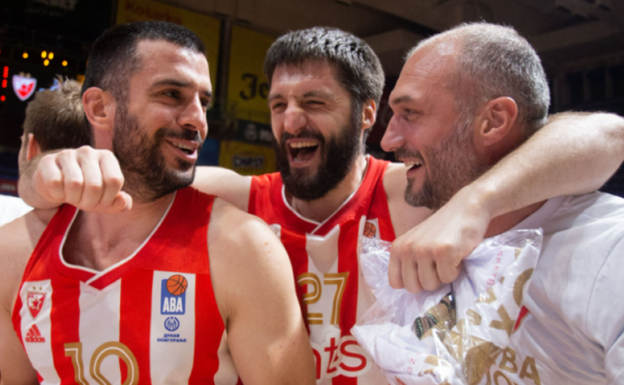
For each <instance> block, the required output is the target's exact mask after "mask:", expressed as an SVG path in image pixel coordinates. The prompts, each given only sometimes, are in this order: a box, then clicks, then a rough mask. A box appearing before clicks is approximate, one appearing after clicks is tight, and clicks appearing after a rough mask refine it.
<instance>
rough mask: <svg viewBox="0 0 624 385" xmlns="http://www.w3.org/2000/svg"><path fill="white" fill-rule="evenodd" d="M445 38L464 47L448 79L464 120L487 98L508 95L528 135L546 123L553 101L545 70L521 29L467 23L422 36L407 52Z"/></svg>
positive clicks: (412, 52)
mask: <svg viewBox="0 0 624 385" xmlns="http://www.w3.org/2000/svg"><path fill="white" fill-rule="evenodd" d="M443 39H452V40H455V41H456V42H457V43H458V46H459V48H460V50H461V53H460V55H459V57H458V58H457V61H456V63H455V65H456V72H455V74H454V76H453V77H452V78H451V79H449V81H450V85H451V87H452V88H451V89H452V92H453V93H454V94H455V97H456V102H457V106H456V108H457V109H458V112H459V114H460V119H461V122H463V123H465V122H472V120H473V119H474V116H475V114H476V111H477V109H478V108H479V106H481V105H482V104H483V103H485V102H487V101H488V100H492V99H495V98H498V97H501V96H508V97H510V98H512V99H513V100H514V101H515V102H516V105H517V106H518V121H519V122H520V123H521V124H522V128H523V129H524V136H525V138H528V137H530V136H531V135H533V134H534V133H535V132H536V131H537V130H538V129H540V128H541V127H542V126H543V125H544V124H545V123H546V119H547V114H548V106H549V105H550V91H549V88H548V81H547V80H546V74H545V73H544V68H543V67H542V63H541V61H540V58H539V57H538V56H537V53H536V52H535V50H534V49H533V47H531V45H530V44H529V42H528V41H526V39H525V38H523V37H522V36H520V35H519V34H518V32H516V30H514V29H513V28H511V27H506V26H502V25H495V24H488V23H468V24H462V25H459V26H457V27H454V28H452V29H450V30H448V31H446V32H444V33H441V34H439V35H435V36H433V37H430V38H428V39H426V40H423V41H421V42H420V43H419V44H418V45H417V46H416V47H414V48H413V49H412V50H411V51H410V52H409V53H408V57H410V56H411V55H412V54H414V52H416V51H417V50H418V49H420V48H422V47H425V46H430V45H434V44H437V43H439V42H440V41H442V40H443ZM466 135H467V133H466Z"/></svg>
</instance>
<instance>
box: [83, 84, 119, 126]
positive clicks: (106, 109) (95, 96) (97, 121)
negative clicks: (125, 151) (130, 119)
mask: <svg viewBox="0 0 624 385" xmlns="http://www.w3.org/2000/svg"><path fill="white" fill-rule="evenodd" d="M82 107H83V108H84V112H85V115H86V117H87V119H88V120H89V123H91V126H92V127H93V129H94V130H96V131H98V130H103V131H110V132H111V133H112V131H113V124H114V122H115V111H116V109H117V102H116V100H115V98H114V97H113V95H111V94H110V92H107V91H104V90H102V89H101V88H98V87H91V88H88V89H87V90H86V91H85V92H84V94H82Z"/></svg>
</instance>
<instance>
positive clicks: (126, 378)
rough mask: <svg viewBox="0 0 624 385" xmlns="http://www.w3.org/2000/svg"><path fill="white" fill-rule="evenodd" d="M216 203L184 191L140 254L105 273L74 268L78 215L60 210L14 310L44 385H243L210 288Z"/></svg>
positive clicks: (66, 208) (38, 248)
mask: <svg viewBox="0 0 624 385" xmlns="http://www.w3.org/2000/svg"><path fill="white" fill-rule="evenodd" d="M213 201H214V197H213V196H209V195H205V194H202V193H200V192H198V191H196V190H194V189H191V188H186V189H183V190H179V191H178V192H177V193H176V196H175V198H174V200H173V202H172V204H171V205H170V206H169V208H168V209H167V212H166V213H165V214H164V216H163V218H162V219H161V221H160V222H159V224H158V225H157V226H156V228H155V229H154V231H153V232H152V233H151V234H150V236H149V237H148V238H147V240H146V241H145V242H144V243H143V244H142V245H141V246H140V247H139V248H138V250H136V251H135V252H134V253H133V254H132V255H131V256H129V257H128V258H126V259H124V260H122V261H120V262H118V263H117V264H115V265H113V266H110V267H109V268H107V269H105V270H103V271H95V270H92V269H89V268H86V267H82V266H76V265H70V264H68V263H67V262H66V261H65V260H64V258H63V255H62V250H63V245H64V244H65V240H66V238H67V234H68V233H69V229H70V228H71V225H72V223H73V222H74V220H75V218H76V215H77V211H78V210H76V208H75V207H72V206H68V205H65V206H62V207H61V208H60V209H59V211H58V213H57V214H56V215H55V217H54V218H53V219H52V221H51V222H50V224H49V226H48V227H47V228H46V230H45V232H44V233H43V234H42V236H41V238H40V240H39V243H38V244H37V246H36V248H35V250H34V252H33V254H32V256H31V257H30V260H29V262H28V264H27V266H26V269H25V271H24V276H23V278H22V283H21V285H20V291H19V294H18V298H17V300H16V303H15V307H14V310H13V326H14V328H15V331H16V332H17V335H18V337H19V338H20V340H21V342H22V344H23V346H24V349H25V350H26V352H27V354H28V357H29V359H30V361H31V363H32V365H33V367H34V368H35V369H36V370H37V373H38V376H39V381H40V382H41V383H44V384H83V385H84V384H109V383H110V384H121V383H123V384H139V383H140V384H165V383H168V384H169V383H171V384H175V383H177V384H183V383H184V384H186V383H188V384H221V383H228V384H230V383H231V384H236V382H237V378H238V377H237V375H236V373H235V371H234V368H233V365H232V362H231V359H230V357H229V353H228V351H227V344H226V341H225V327H224V324H223V320H222V318H221V315H220V313H219V309H218V307H217V303H216V300H215V296H214V292H213V288H212V283H211V279H210V263H209V259H208V242H207V236H208V224H209V221H210V212H211V209H212V204H213ZM189 214H192V215H189Z"/></svg>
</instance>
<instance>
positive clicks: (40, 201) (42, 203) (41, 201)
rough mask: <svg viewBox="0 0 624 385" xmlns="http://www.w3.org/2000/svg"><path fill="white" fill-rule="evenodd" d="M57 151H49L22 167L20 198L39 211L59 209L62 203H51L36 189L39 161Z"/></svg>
mask: <svg viewBox="0 0 624 385" xmlns="http://www.w3.org/2000/svg"><path fill="white" fill-rule="evenodd" d="M53 152H55V151H49V152H45V153H42V154H40V155H37V156H35V157H34V158H32V159H31V160H29V161H28V162H25V164H22V165H20V176H19V181H18V185H17V190H18V193H19V196H20V198H22V200H24V202H26V203H27V204H28V205H30V206H32V207H34V208H37V209H51V208H55V207H58V206H59V205H60V203H55V202H50V201H48V200H46V199H45V198H44V197H42V196H41V194H39V192H37V188H36V187H35V171H36V170H37V166H38V165H39V161H40V160H41V158H42V157H43V156H45V155H46V154H50V153H53Z"/></svg>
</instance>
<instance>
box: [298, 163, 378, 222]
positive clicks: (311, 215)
mask: <svg viewBox="0 0 624 385" xmlns="http://www.w3.org/2000/svg"><path fill="white" fill-rule="evenodd" d="M367 165H368V162H367V160H366V157H365V156H364V155H359V156H358V157H357V158H356V160H355V163H354V164H353V167H352V168H351V171H349V173H348V174H347V176H345V178H344V179H343V180H342V181H341V182H340V183H338V185H337V186H336V187H334V189H332V190H331V191H329V192H328V193H327V194H325V195H324V196H323V197H321V198H319V199H316V200H313V201H305V200H301V199H297V198H295V197H293V196H292V195H290V193H289V192H288V191H286V199H287V200H288V203H289V204H290V206H291V207H292V208H293V209H295V211H296V212H298V213H299V214H301V215H302V216H303V217H304V218H307V219H311V220H313V221H315V222H323V221H325V220H326V219H327V218H329V216H330V215H332V214H333V213H334V212H335V211H336V210H337V209H338V207H340V206H341V205H342V204H343V203H344V202H345V201H346V200H347V198H349V196H351V194H353V192H354V191H355V190H357V188H358V186H359V185H360V183H361V182H362V178H363V177H364V173H365V171H366V167H367Z"/></svg>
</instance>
